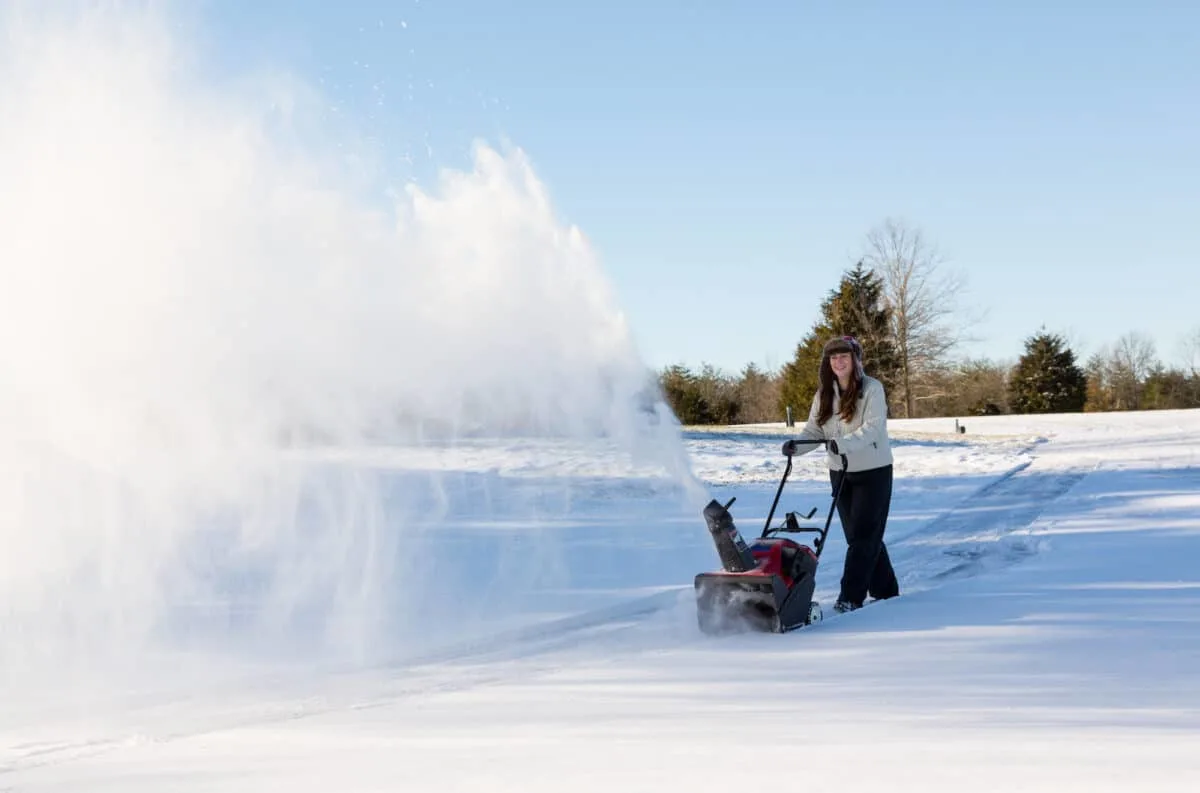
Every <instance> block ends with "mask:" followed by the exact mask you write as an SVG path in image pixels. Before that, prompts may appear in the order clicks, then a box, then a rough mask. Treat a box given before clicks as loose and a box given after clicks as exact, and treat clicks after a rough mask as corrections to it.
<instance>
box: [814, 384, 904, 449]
mask: <svg viewBox="0 0 1200 793" xmlns="http://www.w3.org/2000/svg"><path fill="white" fill-rule="evenodd" d="M840 402H841V389H840V388H839V387H838V384H837V381H834V384H833V415H832V416H830V418H829V420H828V421H826V422H825V424H824V425H820V424H817V410H818V409H819V408H820V405H821V395H820V393H817V394H814V395H813V403H812V409H811V410H810V411H809V413H808V423H807V424H805V425H804V429H803V430H802V431H801V432H800V435H799V436H798V437H797V440H798V441H800V442H801V443H803V442H804V441H806V440H835V441H837V445H838V454H834V453H833V452H832V451H830V452H829V453H828V455H827V460H828V463H829V467H830V468H832V469H834V470H841V467H842V459H841V455H843V454H844V455H845V456H846V462H847V464H848V465H847V469H846V470H848V471H868V470H870V469H872V468H882V467H883V466H885V465H891V464H892V447H891V443H890V442H889V440H888V432H887V395H886V394H885V393H884V390H883V383H881V382H879V381H878V380H876V379H875V378H874V377H871V376H869V375H864V376H863V383H862V398H861V399H859V400H858V405H857V408H856V410H855V411H854V416H853V417H852V418H851V419H850V420H849V421H842V417H841V416H840V415H838V409H839V404H840ZM801 449H803V447H801ZM809 451H812V450H811V449H809Z"/></svg>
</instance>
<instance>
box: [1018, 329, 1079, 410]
mask: <svg viewBox="0 0 1200 793" xmlns="http://www.w3.org/2000/svg"><path fill="white" fill-rule="evenodd" d="M1008 388H1009V393H1008V401H1009V406H1010V407H1011V408H1012V410H1013V412H1014V413H1078V412H1081V411H1082V410H1083V407H1084V405H1085V404H1086V402H1087V375H1086V374H1085V373H1084V371H1083V369H1081V368H1080V367H1079V365H1078V364H1077V363H1076V362H1075V353H1074V352H1072V351H1071V349H1070V348H1069V347H1067V345H1066V342H1065V341H1064V340H1063V339H1062V337H1060V336H1058V335H1056V334H1051V333H1047V332H1046V331H1045V330H1042V331H1041V332H1039V333H1037V334H1035V335H1033V336H1031V337H1029V338H1028V339H1026V341H1025V354H1024V355H1022V356H1021V358H1020V359H1019V360H1018V361H1017V365H1016V366H1015V367H1014V368H1013V373H1012V377H1011V378H1010V379H1009V385H1008Z"/></svg>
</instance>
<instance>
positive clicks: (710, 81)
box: [202, 0, 1200, 370]
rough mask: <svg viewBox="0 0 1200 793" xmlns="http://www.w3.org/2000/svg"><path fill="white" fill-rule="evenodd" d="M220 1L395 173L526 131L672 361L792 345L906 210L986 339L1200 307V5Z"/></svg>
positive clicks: (543, 167)
mask: <svg viewBox="0 0 1200 793" xmlns="http://www.w3.org/2000/svg"><path fill="white" fill-rule="evenodd" d="M202 8H203V15H204V17H203V20H204V23H205V24H206V25H207V26H208V32H207V35H208V36H209V38H210V40H211V45H212V46H213V47H215V48H216V52H217V54H218V57H219V61H220V63H221V64H223V66H225V67H227V68H230V69H240V68H243V67H247V66H260V65H264V64H271V65H276V66H282V67H285V68H288V69H291V70H294V71H295V72H297V73H299V74H301V75H302V76H304V77H306V78H308V79H310V80H313V81H320V83H321V85H322V86H323V87H324V89H325V90H326V91H328V92H329V94H330V96H331V99H332V100H333V101H334V102H335V103H336V104H337V107H338V109H339V112H341V113H342V114H343V115H345V116H347V117H349V118H351V119H352V120H353V121H354V122H355V123H357V124H360V125H361V127H362V128H363V129H364V130H366V131H367V132H368V133H370V134H372V135H376V136H378V139H379V141H380V143H381V144H382V145H384V146H385V147H386V151H387V152H388V154H389V156H390V157H392V158H394V163H395V165H396V168H397V172H398V173H400V172H403V171H404V170H405V168H409V167H410V166H408V165H405V164H404V162H403V161H404V158H405V157H410V158H411V159H412V160H413V162H414V163H415V164H414V165H412V166H411V168H412V170H413V172H414V173H415V174H416V175H417V176H427V175H428V174H429V173H430V172H431V171H432V168H433V167H440V166H452V167H462V166H464V165H466V164H467V163H468V161H469V159H468V158H469V147H470V144H471V142H472V140H474V139H476V138H484V139H486V140H488V141H489V142H491V143H493V144H503V143H505V142H511V143H512V144H514V145H517V146H520V147H521V148H523V149H524V150H526V151H527V152H528V154H529V155H530V157H531V158H532V160H533V162H534V164H535V166H536V168H537V170H538V174H539V176H540V177H541V178H542V179H543V180H544V181H545V182H546V183H547V184H548V185H549V187H550V189H551V191H552V194H553V197H554V200H555V203H556V206H557V207H558V209H559V211H560V212H561V213H562V215H563V217H564V218H565V219H567V220H569V221H571V222H574V223H576V224H578V225H579V226H580V227H581V228H582V229H583V230H584V231H585V232H586V234H587V235H588V237H589V238H590V239H591V241H592V242H593V244H594V245H595V246H596V247H597V248H598V249H599V251H600V253H601V255H602V257H603V260H604V263H605V267H606V269H607V272H608V273H609V275H610V277H611V278H612V280H613V282H614V284H615V286H616V289H617V291H618V294H619V296H620V300H621V304H622V306H623V308H624V310H625V311H626V312H627V314H628V317H629V319H630V322H631V323H632V325H633V327H634V330H635V332H636V334H637V337H638V341H639V344H640V346H641V349H642V351H643V354H644V356H645V358H646V360H647V362H648V363H649V364H651V365H654V366H662V365H665V364H668V363H675V362H680V363H687V364H690V365H696V364H699V363H700V362H701V361H707V362H710V363H714V364H716V365H718V366H722V367H725V368H727V369H730V370H737V369H740V368H741V367H742V366H743V365H744V364H746V363H749V362H751V361H753V362H755V363H758V364H760V365H766V366H772V367H773V366H778V365H779V364H781V363H783V362H784V361H786V360H787V359H789V358H790V357H791V355H792V352H793V350H794V347H795V344H796V342H797V341H798V340H799V339H800V338H801V337H802V336H803V335H804V333H805V332H806V331H807V330H808V328H809V327H810V326H811V323H812V322H813V320H814V319H815V317H816V313H817V311H818V304H819V302H820V300H821V298H822V297H823V296H824V295H825V294H826V292H827V291H828V290H829V289H830V288H831V287H833V286H834V285H835V284H836V281H837V279H838V277H839V276H840V274H841V272H842V271H843V270H844V269H845V268H847V267H849V266H851V265H852V264H853V262H854V261H855V259H856V256H857V253H858V251H859V249H860V246H861V244H862V238H863V236H864V235H865V233H866V232H867V231H868V230H869V229H870V227H871V226H873V225H874V224H876V223H878V222H880V221H881V220H883V219H884V218H885V217H889V216H892V217H899V218H904V219H906V220H907V221H909V222H910V223H912V224H914V225H916V226H919V227H920V228H921V229H922V230H923V231H924V232H925V234H926V235H927V236H928V237H929V238H930V239H931V240H932V241H934V242H935V243H936V244H937V245H938V247H939V248H940V249H941V251H942V253H943V254H944V256H945V257H946V259H947V262H948V266H950V267H953V268H955V269H957V270H959V271H960V272H961V273H962V274H963V275H964V276H965V279H966V283H967V287H968V288H967V291H966V292H964V294H963V302H964V304H965V305H966V306H967V307H968V308H971V309H974V310H976V311H984V312H986V316H985V318H984V319H983V321H981V322H980V323H978V324H977V325H976V326H974V327H973V328H972V329H971V332H972V333H973V334H974V335H975V336H977V337H978V338H979V341H978V342H976V343H974V344H972V345H971V346H970V347H969V348H967V351H968V352H970V353H972V354H974V355H978V356H988V357H992V358H1005V359H1011V358H1015V357H1016V356H1017V355H1019V354H1020V352H1021V344H1022V340H1023V339H1024V338H1025V337H1027V336H1028V335H1030V334H1031V333H1034V332H1036V331H1037V330H1038V329H1039V328H1041V327H1042V326H1043V325H1044V326H1046V327H1047V328H1048V329H1050V330H1052V331H1057V332H1062V333H1064V334H1065V335H1066V336H1067V337H1068V339H1069V340H1070V341H1071V342H1072V343H1073V344H1075V345H1076V348H1077V351H1079V352H1080V353H1081V354H1083V355H1086V354H1089V353H1091V352H1093V351H1095V350H1096V349H1097V348H1099V347H1100V346H1101V345H1103V344H1106V343H1110V342H1113V341H1116V339H1117V338H1118V337H1119V336H1120V335H1121V334H1124V333H1126V332H1133V331H1136V332H1140V333H1143V334H1146V335H1148V336H1150V337H1151V338H1152V339H1154V341H1155V343H1156V344H1157V347H1158V352H1159V355H1160V357H1162V358H1163V359H1164V360H1165V361H1167V362H1174V361H1178V360H1180V358H1181V349H1180V343H1181V341H1182V339H1183V337H1184V336H1185V334H1186V333H1188V332H1190V331H1193V330H1196V329H1200V312H1197V311H1196V308H1195V307H1196V303H1197V299H1198V298H1200V153H1198V150H1197V144H1198V141H1200V10H1197V9H1198V8H1200V7H1198V6H1196V5H1195V4H1190V3H1184V2H1179V1H1178V0H1176V1H1175V2H1154V1H1153V0H1147V1H1146V2H1137V3H1134V2H1125V3H1121V2H1117V1H1116V0H1113V1H1112V2H1109V3H1106V4H1087V6H1085V5H1084V4H1078V3H1063V2H1058V3H1056V2H1049V1H1048V2H1021V1H1020V0H1014V1H1013V2H1004V3H1000V2H992V3H983V2H957V3H949V2H940V3H939V2H925V1H924V0H910V2H905V3H897V2H883V1H882V0H879V1H876V2H855V3H840V2H833V1H832V0H828V1H827V2H754V1H753V0H746V2H744V3H743V2H717V1H716V0H710V2H696V1H691V2H683V1H682V0H645V2H631V1H630V0H609V1H608V2H604V3H597V2H593V3H582V2H551V0H536V1H535V0H512V1H511V2H507V3H497V2H483V1H482V0H440V1H439V0H420V2H416V1H415V0H400V2H382V1H375V0H358V1H354V0H348V1H347V2H342V3H332V2H323V1H321V2H318V0H299V1H297V0H256V1H255V2H246V1H245V0H208V1H207V2H206V3H205V4H204V5H203V6H202Z"/></svg>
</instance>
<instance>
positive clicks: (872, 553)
mask: <svg viewBox="0 0 1200 793" xmlns="http://www.w3.org/2000/svg"><path fill="white" fill-rule="evenodd" d="M819 381H820V386H819V387H818V388H817V393H816V394H814V395H813V403H812V409H811V410H810V411H809V415H808V423H807V424H806V425H805V427H804V429H803V430H802V431H801V432H800V437H799V438H797V439H796V440H789V441H786V442H784V444H783V453H784V454H785V455H787V456H788V457H791V456H793V455H795V454H796V453H797V450H800V452H799V453H800V454H805V453H807V452H810V451H812V450H813V449H815V448H816V446H815V445H811V446H809V447H808V448H804V445H805V443H806V442H814V441H815V442H821V441H825V442H826V445H827V447H828V451H829V453H828V455H827V461H828V464H829V479H830V482H831V483H832V485H833V488H834V492H835V493H836V492H837V487H838V483H839V482H840V481H841V479H842V477H845V479H846V481H845V484H844V485H843V486H842V492H841V496H840V498H838V503H837V510H838V517H839V518H840V519H841V523H842V531H843V532H844V533H845V535H846V564H845V568H844V569H843V572H842V582H841V592H840V593H839V595H838V599H837V603H836V604H835V605H834V610H835V611H837V612H839V613H840V612H846V611H853V610H854V609H857V608H861V607H862V605H863V602H864V601H865V600H866V598H867V595H868V594H869V595H870V596H871V597H873V598H875V599H877V600H883V599H885V598H891V597H896V596H897V595H899V594H900V584H899V583H898V582H897V581H896V573H895V571H894V570H893V569H892V562H891V559H890V558H888V552H887V546H886V545H884V542H883V533H884V530H885V529H886V528H887V518H888V509H889V508H890V506H891V501H892V449H891V444H890V443H889V441H888V433H887V395H886V394H885V393H884V389H883V384H882V383H880V382H879V381H878V380H876V379H875V378H873V377H869V376H868V375H866V374H865V373H864V372H863V366H862V346H861V345H859V343H858V340H857V339H855V338H854V337H853V336H841V337H838V338H835V339H831V340H830V341H829V342H828V343H826V345H825V348H824V351H823V352H822V354H821V368H820V375H819ZM843 455H844V456H845V458H846V463H847V465H846V470H845V471H843V470H841V469H842V456H843Z"/></svg>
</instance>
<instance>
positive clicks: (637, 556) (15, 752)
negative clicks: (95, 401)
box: [0, 411, 1200, 793]
mask: <svg viewBox="0 0 1200 793" xmlns="http://www.w3.org/2000/svg"><path fill="white" fill-rule="evenodd" d="M964 423H965V425H966V427H967V432H966V433H965V434H955V433H954V432H953V420H949V421H948V420H927V421H893V422H892V429H893V434H894V436H895V438H896V450H895V451H896V470H897V485H896V491H895V498H894V506H893V513H892V514H893V519H892V522H891V524H890V528H889V532H888V539H889V545H890V548H891V549H892V553H893V557H894V559H895V564H896V566H897V568H898V572H899V574H900V576H901V580H902V587H903V589H904V594H903V595H902V597H900V598H898V599H896V600H893V601H887V602H883V603H876V604H872V605H870V606H869V607H868V608H866V609H864V610H863V611H861V612H857V613H854V614H851V615H846V616H842V617H836V618H833V617H832V615H831V614H830V613H829V609H828V608H827V609H826V620H825V621H824V622H823V623H821V624H819V625H816V626H812V627H809V628H804V629H801V630H799V631H797V632H794V633H791V634H787V635H782V636H780V635H744V636H732V637H724V638H711V637H705V636H703V635H701V634H700V633H699V632H698V631H697V629H696V627H695V611H694V608H693V605H692V601H691V590H690V586H691V578H692V576H693V575H694V574H695V573H696V572H699V571H701V570H704V569H709V568H712V567H713V566H715V563H716V559H715V554H714V552H713V549H712V546H711V543H710V541H709V538H708V535H707V532H706V531H705V528H704V524H703V520H702V518H701V516H700V508H701V507H702V506H703V503H704V500H705V499H707V498H709V497H716V498H720V499H722V500H725V499H727V498H729V497H731V496H736V497H737V501H736V502H735V505H734V507H733V513H734V516H735V518H736V519H737V520H738V521H739V524H740V525H741V526H742V528H743V530H744V531H745V532H746V533H747V534H752V533H754V532H755V531H756V530H757V529H758V528H760V526H761V521H762V520H763V518H764V517H765V514H766V510H767V508H768V507H769V506H770V502H771V499H772V497H773V495H774V492H775V486H776V483H777V481H778V477H779V475H780V473H781V470H782V463H783V460H782V458H781V457H780V455H779V443H780V442H781V441H782V439H783V438H785V437H786V430H785V428H783V427H782V426H756V427H749V428H737V429H728V430H725V429H717V430H688V431H686V432H685V433H684V438H683V442H684V447H685V448H686V450H687V453H688V458H689V460H690V462H691V465H692V467H693V470H694V471H695V473H696V475H697V481H696V483H695V486H694V487H689V486H686V485H680V484H679V483H678V481H677V480H675V479H673V478H671V477H662V476H655V475H654V474H653V473H650V472H640V473H639V470H638V468H637V466H636V465H635V464H633V463H631V462H630V461H629V460H628V459H626V458H624V457H623V456H621V455H619V454H612V455H609V456H607V457H606V456H605V454H604V453H602V450H599V449H597V448H595V447H584V446H576V445H572V444H566V443H561V442H555V443H549V442H545V443H542V442H537V441H534V440H528V439H527V440H522V441H514V442H511V443H500V442H497V441H486V442H485V441H472V442H462V443H461V444H458V445H456V446H450V445H446V446H442V447H439V448H428V447H425V448H422V449H419V450H412V449H410V450H405V449H400V448H396V449H388V450H379V449H376V450H370V451H368V450H363V451H362V452H361V453H359V454H354V453H350V452H347V453H344V454H341V455H339V456H338V459H337V460H336V461H334V462H331V461H326V463H327V464H336V465H356V466H370V467H372V468H373V469H374V470H377V471H379V470H382V471H386V472H391V473H392V474H394V475H395V476H396V477H398V478H397V479H396V480H395V481H396V483H397V486H401V485H402V483H404V482H405V481H407V480H406V479H405V477H407V476H412V475H414V473H420V472H424V473H426V474H429V472H430V471H436V472H438V475H439V476H441V477H444V479H443V480H442V481H443V483H444V484H445V487H446V490H445V492H446V498H447V503H446V505H445V509H444V510H443V512H442V513H440V514H441V518H442V519H441V521H440V522H439V524H438V530H437V531H436V532H434V533H432V534H431V535H430V536H424V535H423V536H421V537H418V538H417V539H419V540H420V548H421V551H422V554H424V556H423V561H424V564H423V565H421V566H420V568H419V570H420V576H419V577H420V580H421V583H422V587H423V589H424V595H423V596H422V597H419V598H418V597H416V593H415V592H414V591H412V590H406V594H407V595H408V596H410V600H407V601H405V605H404V607H405V608H406V609H407V610H408V612H409V615H408V616H409V617H411V618H412V622H411V623H410V624H409V627H410V628H412V630H411V631H410V632H408V633H405V634H404V635H405V637H406V639H405V642H404V643H403V644H402V645H398V646H397V647H394V648H391V649H390V650H389V652H392V653H393V655H392V656H391V657H389V658H387V659H382V660H381V659H379V658H374V659H372V661H371V662H370V663H355V662H354V661H352V660H347V659H340V660H337V661H332V660H316V659H313V660H311V661H310V660H309V659H306V658H304V657H303V656H299V657H291V658H287V657H283V658H280V657H278V656H274V657H273V656H270V655H269V654H256V655H249V654H247V655H238V654H236V653H232V652H230V653H226V654H224V655H219V654H216V653H213V652H210V651H208V650H206V653H205V654H200V653H197V654H188V653H184V652H177V653H175V654H169V653H168V652H167V651H166V650H158V651H155V652H151V651H147V653H146V655H145V656H144V657H139V658H137V659H136V661H137V663H136V664H135V665H133V666H126V667H122V669H123V670H124V671H123V672H122V673H118V672H116V671H113V672H111V673H109V672H100V671H97V670H90V671H89V668H88V664H87V663H84V662H82V660H81V659H75V662H74V663H72V664H70V666H71V668H72V670H73V672H72V674H70V675H69V676H66V677H63V678H59V679H58V680H57V682H55V683H54V684H53V685H36V684H33V683H31V682H30V680H31V679H33V678H27V679H18V678H17V677H15V676H10V678H9V680H8V684H7V685H6V687H5V688H4V689H3V691H2V693H3V702H4V706H3V707H2V708H0V790H22V791H25V790H44V791H68V790H69V791H79V790H87V791H110V790H111V791H123V792H124V793H138V792H140V791H147V792H149V791H156V792H157V791H166V790H173V791H174V790H181V791H184V790H186V791H191V790H196V791H199V790H214V791H216V790H219V791H243V790H245V791H265V790H286V791H294V792H296V793H300V792H302V791H335V790H336V791H377V790H378V791H382V790H396V791H399V790H404V791H418V790H429V791H463V790H472V791H475V790H477V791H500V790H513V791H517V790H520V791H540V790H554V791H557V790H564V789H569V790H577V791H584V790H587V791H591V790H596V791H610V790H629V791H642V790H645V791H662V790H726V789H730V788H731V787H736V786H745V785H754V786H769V787H775V786H781V787H783V788H787V789H803V790H811V791H839V792H840V791H846V790H863V789H887V790H896V791H900V790H905V791H907V790H912V791H936V790H952V791H960V790H962V791H966V790H972V791H1042V790H1045V791H1055V792H1056V793H1061V791H1067V790H1072V791H1073V790H1079V791H1129V790H1146V791H1150V790H1153V791H1190V790H1196V789H1198V788H1200V755H1198V754H1197V747H1198V746H1200V674H1197V669H1200V571H1198V565H1200V412H1197V411H1191V412H1162V413H1145V414H1102V415H1079V416H1048V417H996V418H971V419H968V420H964ZM828 497H829V488H828V483H827V479H826V474H825V472H824V470H823V468H822V466H821V462H820V460H819V459H817V457H816V456H815V455H813V456H809V457H805V458H800V460H799V461H798V464H797V466H796V469H795V471H794V473H793V479H792V480H791V483H790V484H789V486H788V488H787V489H786V490H785V491H784V496H783V501H782V505H783V506H784V507H785V508H788V509H801V510H807V509H808V508H809V507H812V506H817V507H819V508H820V509H821V510H824V509H825V508H826V507H827V505H828ZM539 499H540V501H539ZM531 504H538V505H539V506H538V509H537V511H536V514H539V515H542V516H543V517H544V520H542V521H540V522H537V523H536V525H534V524H533V523H531V522H530V521H529V518H528V516H529V515H531V514H535V513H534V512H531V510H530V505H531ZM518 517H519V518H520V519H521V520H524V521H525V523H524V524H523V525H522V524H521V523H520V521H519V520H517V518H518ZM426 528H429V527H426ZM838 531H839V529H838V528H837V523H836V519H835V524H834V531H833V534H832V535H831V536H832V539H831V541H830V543H829V546H828V549H827V553H826V555H825V556H824V557H823V560H822V567H821V569H820V573H819V581H818V597H819V598H821V599H822V600H824V601H825V602H826V603H827V604H828V602H830V599H831V598H832V597H833V595H834V594H835V593H836V584H837V577H838V574H839V568H840V564H841V560H842V552H843V550H844V542H843V541H842V540H841V537H840V535H839V534H838ZM414 569H417V568H414ZM426 610H427V611H426ZM426 613H427V614H429V615H431V616H429V617H428V619H427V621H426V622H424V623H422V617H421V615H422V614H426ZM492 620H494V622H492ZM447 621H450V622H447ZM451 625H453V627H451ZM419 627H425V628H429V629H430V631H429V633H428V634H427V635H428V637H429V638H428V639H427V640H423V641H416V640H414V639H413V637H415V636H417V635H420V631H419V630H418V628H419ZM5 640H6V641H9V637H5ZM168 646H169V645H168ZM285 655H286V654H285Z"/></svg>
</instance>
